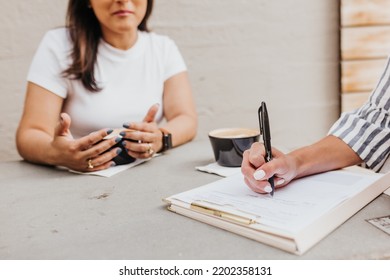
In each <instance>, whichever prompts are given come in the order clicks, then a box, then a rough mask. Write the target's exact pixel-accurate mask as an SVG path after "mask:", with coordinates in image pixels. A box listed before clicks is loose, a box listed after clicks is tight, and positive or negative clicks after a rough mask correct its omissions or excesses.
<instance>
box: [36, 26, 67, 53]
mask: <svg viewBox="0 0 390 280" xmlns="http://www.w3.org/2000/svg"><path fill="white" fill-rule="evenodd" d="M42 43H43V44H46V45H48V46H50V47H53V48H57V49H59V50H61V49H68V48H69V46H70V45H71V40H70V37H69V32H68V29H67V28H65V27H60V28H55V29H51V30H49V31H47V32H46V33H45V35H44V37H43V40H42Z"/></svg>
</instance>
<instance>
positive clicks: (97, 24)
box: [17, 0, 197, 171]
mask: <svg viewBox="0 0 390 280" xmlns="http://www.w3.org/2000/svg"><path fill="white" fill-rule="evenodd" d="M152 7H153V0H128V1H116V0H70V1H69V4H68V12H67V24H66V28H58V29H54V30H51V31H49V32H48V33H47V34H46V35H45V37H44V38H43V40H42V42H41V44H40V46H39V48H38V50H37V52H36V54H35V56H34V59H33V61H32V64H31V67H30V70H29V73H28V86H27V93H26V100H25V107H24V112H23V116H22V119H21V121H20V124H19V128H18V131H17V147H18V151H19V153H20V155H21V156H22V157H23V158H24V159H26V160H27V161H30V162H34V163H40V164H48V165H60V166H65V167H68V168H70V169H73V170H78V171H97V170H102V169H106V168H109V167H110V166H113V165H115V164H121V163H123V161H118V160H116V159H118V157H120V156H121V157H122V159H123V157H126V156H127V157H128V159H137V158H140V159H142V158H149V157H151V156H152V155H153V154H154V153H155V152H162V151H164V150H166V149H168V148H171V147H174V146H177V145H180V144H183V143H186V142H188V141H190V140H191V139H192V138H193V137H194V136H195V134H196V128H197V115H196V110H195V105H194V101H193V97H192V92H191V88H190V85H189V79H188V76H187V71H186V66H185V63H184V61H183V58H182V56H181V54H180V52H179V50H178V49H177V46H176V45H175V43H174V42H173V41H172V40H170V39H169V38H168V37H166V36H161V35H157V34H154V33H151V32H148V28H147V21H148V18H149V16H150V14H151V12H152ZM163 118H165V119H166V122H165V124H164V127H159V126H158V124H159V123H160V122H161V120H162V119H163ZM119 127H125V128H129V129H128V130H126V131H123V132H122V133H121V136H122V137H123V139H122V138H121V137H112V138H111V139H108V140H104V141H102V140H103V138H105V137H106V136H107V135H109V134H110V133H112V131H113V129H117V128H119ZM108 138H109V137H108ZM125 162H126V159H125Z"/></svg>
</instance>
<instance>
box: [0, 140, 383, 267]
mask: <svg viewBox="0 0 390 280" xmlns="http://www.w3.org/2000/svg"><path fill="white" fill-rule="evenodd" d="M212 161H213V155H212V151H211V147H210V145H209V143H208V140H207V139H206V140H196V141H193V142H191V143H188V144H186V145H183V146H180V147H177V148H175V149H173V150H171V151H168V152H167V153H166V154H164V155H162V156H160V157H156V158H153V159H152V160H151V161H148V162H146V163H143V164H141V165H139V166H136V167H134V168H131V169H128V170H126V171H123V172H121V173H119V174H116V175H114V176H113V177H110V178H104V177H98V176H90V175H79V174H73V173H70V172H67V171H64V170H59V169H55V168H52V167H46V166H39V165H33V164H29V163H27V162H24V161H12V162H0V192H1V195H0V225H1V226H0V259H94V260H97V259H130V260H131V259H167V260H171V259H186V260H191V259H195V260H196V259H207V260H212V259H239V260H242V259H390V236H389V235H387V234H386V233H384V232H382V231H381V230H379V229H377V228H376V227H374V226H372V225H371V224H369V223H368V222H367V221H365V220H366V219H369V218H374V217H380V216H385V215H389V214H390V197H389V196H387V195H385V194H382V195H380V196H379V197H378V198H376V199H375V200H374V201H372V202H371V203H370V204H368V205H367V206H366V207H364V208H363V209H362V210H361V211H359V212H358V213H357V214H355V215H354V216H353V217H351V218H350V219H349V220H348V221H347V222H345V223H344V224H342V225H341V226H340V227H338V228H337V229H336V230H335V231H333V232H332V233H331V234H329V235H328V236H327V237H325V238H324V239H323V240H321V241H320V242H319V243H318V244H317V245H315V246H314V247H313V248H312V249H310V250H309V251H308V252H307V253H306V254H304V255H303V256H296V255H293V254H290V253H287V252H284V251H281V250H279V249H276V248H273V247H270V246H268V245H265V244H262V243H259V242H256V241H253V240H250V239H247V238H245V237H242V236H239V235H236V234H233V233H231V232H227V231H224V230H222V229H219V228H215V227H213V226H209V225H207V224H204V223H201V222H198V221H195V220H192V219H190V218H187V217H183V216H181V215H178V214H175V213H172V212H170V211H168V210H167V209H166V205H165V204H164V202H163V201H162V199H163V198H165V197H168V196H170V195H173V194H176V193H179V192H182V191H185V190H189V189H191V188H194V187H198V186H201V185H203V184H206V183H209V182H213V181H216V180H218V179H220V178H221V177H219V176H217V175H213V174H207V173H203V172H199V171H196V170H195V167H196V166H202V165H206V164H208V163H211V162H212Z"/></svg>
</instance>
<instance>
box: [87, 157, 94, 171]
mask: <svg viewBox="0 0 390 280" xmlns="http://www.w3.org/2000/svg"><path fill="white" fill-rule="evenodd" d="M88 168H89V169H93V168H94V166H93V164H92V159H88Z"/></svg>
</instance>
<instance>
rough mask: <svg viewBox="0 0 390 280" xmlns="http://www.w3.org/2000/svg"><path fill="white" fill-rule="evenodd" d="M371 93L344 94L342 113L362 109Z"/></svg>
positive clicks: (342, 97) (342, 95) (342, 96)
mask: <svg viewBox="0 0 390 280" xmlns="http://www.w3.org/2000/svg"><path fill="white" fill-rule="evenodd" d="M370 94H371V92H358V93H342V94H341V112H349V111H352V110H355V109H357V108H359V107H361V106H362V105H363V104H364V103H366V101H367V100H368V98H369V96H370Z"/></svg>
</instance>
